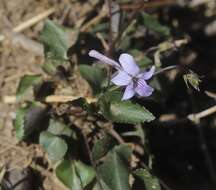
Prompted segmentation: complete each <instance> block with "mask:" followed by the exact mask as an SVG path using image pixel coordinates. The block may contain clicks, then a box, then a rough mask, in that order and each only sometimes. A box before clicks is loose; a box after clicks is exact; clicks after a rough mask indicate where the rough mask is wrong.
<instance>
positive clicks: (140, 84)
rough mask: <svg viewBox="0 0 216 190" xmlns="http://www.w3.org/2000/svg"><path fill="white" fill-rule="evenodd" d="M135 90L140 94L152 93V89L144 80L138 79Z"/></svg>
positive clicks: (145, 95) (148, 94)
mask: <svg viewBox="0 0 216 190" xmlns="http://www.w3.org/2000/svg"><path fill="white" fill-rule="evenodd" d="M135 91H136V93H137V94H139V95H140V96H144V97H147V96H150V95H151V94H152V92H153V91H154V89H153V88H152V87H151V86H149V85H148V84H147V83H146V81H145V80H143V79H139V80H138V81H137V83H136V88H135Z"/></svg>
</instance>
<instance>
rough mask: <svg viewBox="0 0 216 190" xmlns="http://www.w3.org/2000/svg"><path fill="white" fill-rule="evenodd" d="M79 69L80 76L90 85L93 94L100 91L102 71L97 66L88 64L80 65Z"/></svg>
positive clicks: (102, 79)
mask: <svg viewBox="0 0 216 190" xmlns="http://www.w3.org/2000/svg"><path fill="white" fill-rule="evenodd" d="M79 70H80V73H81V75H82V77H83V78H84V79H86V80H87V82H88V83H89V85H90V86H91V88H92V91H93V94H94V95H97V94H98V93H100V92H101V89H102V85H103V82H104V80H105V73H104V71H103V70H102V69H101V68H99V67H93V66H89V65H80V66H79Z"/></svg>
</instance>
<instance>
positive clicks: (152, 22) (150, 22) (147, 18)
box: [142, 13, 170, 36]
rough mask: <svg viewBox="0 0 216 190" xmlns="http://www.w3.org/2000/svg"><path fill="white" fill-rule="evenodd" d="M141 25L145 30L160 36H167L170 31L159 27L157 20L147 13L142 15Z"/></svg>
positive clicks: (164, 27) (161, 26)
mask: <svg viewBox="0 0 216 190" xmlns="http://www.w3.org/2000/svg"><path fill="white" fill-rule="evenodd" d="M142 18H143V24H144V25H145V27H146V28H148V29H150V30H152V31H154V32H157V33H159V34H160V35H162V36H169V35H170V29H169V28H168V27H166V26H163V25H161V24H160V23H159V22H158V20H157V19H156V18H154V17H152V16H151V15H149V14H147V13H143V14H142Z"/></svg>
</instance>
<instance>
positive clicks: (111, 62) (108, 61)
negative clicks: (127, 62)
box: [89, 50, 120, 68]
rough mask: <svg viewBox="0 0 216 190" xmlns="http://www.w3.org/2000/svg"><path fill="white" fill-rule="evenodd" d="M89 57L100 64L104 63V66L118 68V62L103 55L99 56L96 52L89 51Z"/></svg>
mask: <svg viewBox="0 0 216 190" xmlns="http://www.w3.org/2000/svg"><path fill="white" fill-rule="evenodd" d="M89 56H90V57H94V58H96V59H98V60H99V61H101V62H102V63H106V64H108V65H111V66H114V67H116V68H120V65H119V64H118V62H116V61H114V60H112V59H110V58H109V57H106V56H105V55H103V54H101V53H100V52H98V51H96V50H91V51H90V52H89Z"/></svg>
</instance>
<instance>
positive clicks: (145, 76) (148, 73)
mask: <svg viewBox="0 0 216 190" xmlns="http://www.w3.org/2000/svg"><path fill="white" fill-rule="evenodd" d="M154 72H155V66H152V67H151V69H150V70H149V71H145V72H143V73H140V74H139V75H138V76H137V77H138V78H140V79H144V80H148V79H150V78H151V77H152V76H153V74H154Z"/></svg>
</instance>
